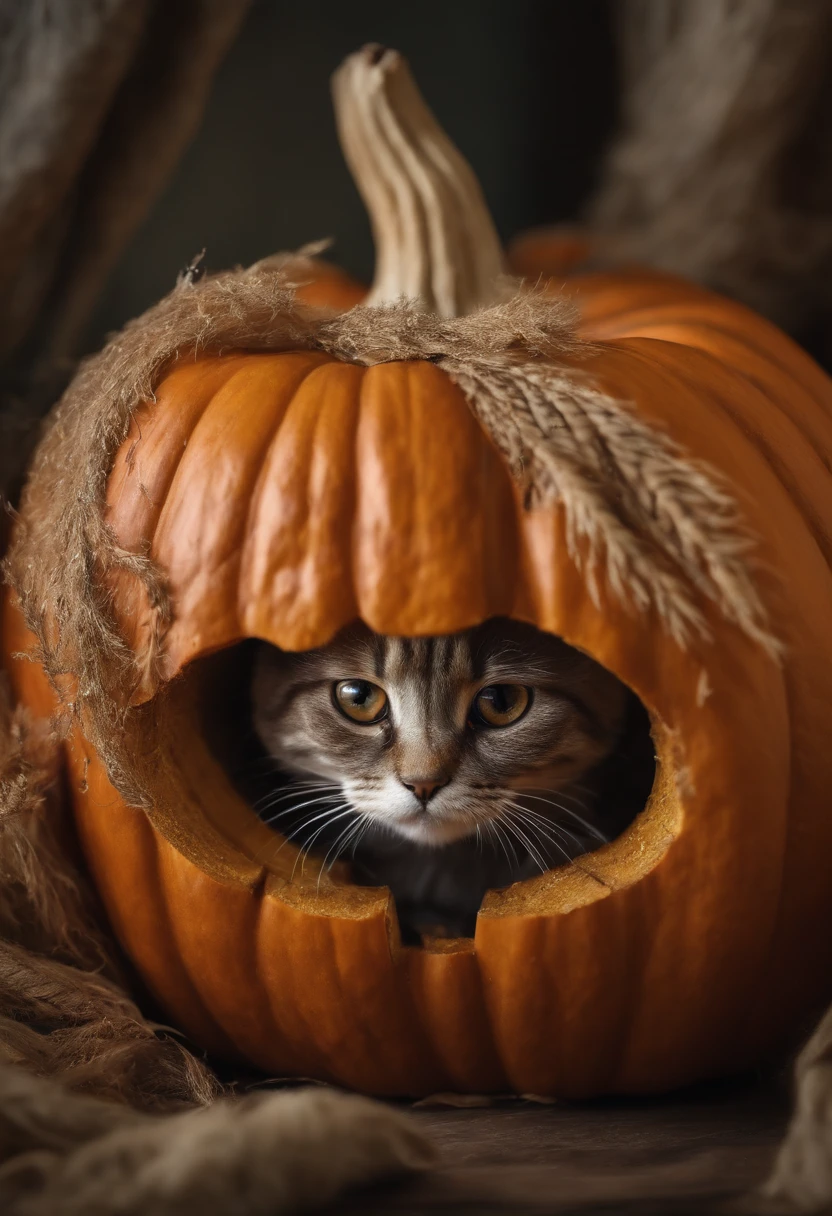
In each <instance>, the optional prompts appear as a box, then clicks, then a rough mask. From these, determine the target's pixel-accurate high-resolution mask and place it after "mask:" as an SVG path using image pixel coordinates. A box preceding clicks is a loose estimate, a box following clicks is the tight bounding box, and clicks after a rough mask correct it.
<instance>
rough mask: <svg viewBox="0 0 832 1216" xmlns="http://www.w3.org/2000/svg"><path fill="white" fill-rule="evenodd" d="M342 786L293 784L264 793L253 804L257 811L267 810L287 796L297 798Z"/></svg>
mask: <svg viewBox="0 0 832 1216" xmlns="http://www.w3.org/2000/svg"><path fill="white" fill-rule="evenodd" d="M340 788H341V786H340V785H338V784H336V783H333V784H326V785H313V784H312V783H311V782H310V783H309V784H308V785H303V786H301V785H299V784H298V785H292V787H291V788H290V789H283V788H281V789H279V790H273V791H272V792H271V793H270V794H264V795H263V797H262V798H258V799H257V801H256V802H255V803H253V804H252V805H253V809H254V810H255V811H260V810H264V811H265V810H268V808H269V807H271V806H277V804H278V803H279V802H283V801H285V799H286V798H296V797H298V796H303V795H304V794H312V793H319V792H321V791H323V790H339V789H340Z"/></svg>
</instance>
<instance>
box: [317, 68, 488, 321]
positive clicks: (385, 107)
mask: <svg viewBox="0 0 832 1216" xmlns="http://www.w3.org/2000/svg"><path fill="white" fill-rule="evenodd" d="M332 93H333V99H334V103H335V116H336V121H337V124H338V133H339V137H340V140H341V147H342V149H343V152H344V157H345V159H346V161H347V164H348V165H349V167H350V171H351V172H352V175H353V178H354V179H355V183H356V185H357V187H358V189H359V192H360V193H361V196H362V198H363V199H364V202H365V204H366V207H367V210H368V212H369V213H370V221H371V223H372V226H373V235H374V237H375V244H376V273H375V278H374V280H373V286H372V288H371V290H370V294H369V296H368V297H367V300H366V303H367V304H376V305H378V304H389V303H392V302H393V301H395V300H400V299H401V298H402V297H405V298H406V299H408V300H411V301H413V302H414V303H416V304H417V306H418V307H420V308H422V309H423V310H424V311H427V312H435V313H437V314H438V315H439V316H440V317H445V318H449V317H458V316H462V315H463V314H464V313H469V312H473V311H475V310H476V309H477V308H482V307H484V306H486V305H488V304H493V303H494V302H495V300H496V299H497V298H498V295H499V286H498V280H499V277H500V275H501V273H502V269H503V259H502V250H501V247H500V240H499V237H498V236H497V232H496V229H495V227H494V223H493V221H492V219H491V216H490V215H489V213H488V208H487V207H486V204H485V200H484V198H483V195H482V190H481V189H480V185H479V182H478V181H477V179H476V177H475V176H474V173H473V171H472V169H471V166H470V165H469V164H468V162H467V161H466V160H465V159H464V158H463V157H462V156H461V154H460V153H459V152H458V151H457V149H456V148H455V147H454V145H453V144H452V143H451V141H450V140H449V139H448V137H447V135H446V134H445V132H444V131H443V130H442V128H441V127H440V126H439V124H438V123H437V121H436V119H435V118H434V116H433V114H432V113H431V112H430V110H429V109H428V107H427V105H426V104H425V101H424V99H423V97H422V96H421V94H420V93H419V90H418V89H417V87H416V84H415V82H414V80H413V77H412V76H411V74H410V69H409V68H408V66H407V63H406V61H405V60H404V59H403V58H402V56H401V55H400V54H399V53H398V52H397V51H391V50H387V49H385V48H384V47H381V46H377V45H375V44H373V45H369V46H365V47H363V48H362V49H361V50H360V51H358V52H356V54H354V55H350V56H349V58H347V59H346V60H345V61H344V63H343V64H342V65H341V67H340V68H339V69H338V71H337V72H336V73H335V75H334V76H333V78H332Z"/></svg>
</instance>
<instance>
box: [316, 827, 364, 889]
mask: <svg viewBox="0 0 832 1216" xmlns="http://www.w3.org/2000/svg"><path fill="white" fill-rule="evenodd" d="M350 810H352V811H353V813H355V811H354V808H353V807H350ZM367 818H368V816H367V815H366V813H365V812H361V813H359V815H358V818H357V819H356V820H355V822H353V823H349V824H347V826H346V827H345V828H344V830H343V832H341V834H340V835H339V836H338V837H337V839H336V840H335V842H334V843H333V844H332V845H331V846H330V848H329V850H328V851H327V854H326V856H325V857H324V859H323V862H322V863H321V871H320V874H319V875H318V889H319V890H320V886H321V878H322V876H323V873H324V871H325V870H326V871H329V870H331V869H332V867H333V866H334V865H335V863H336V861H337V860H338V858H339V857H340V855H341V853H343V852H344V850H345V849H346V848H347V846H348V845H349V843H350V841H351V840H354V839H355V836H356V834H357V833H358V832H359V831H360V829H361V828H362V827H363V826H364V822H365V820H366V819H367ZM333 852H334V853H335V856H334V857H333V858H332V861H329V858H330V856H331V855H332V854H333ZM327 862H329V864H327Z"/></svg>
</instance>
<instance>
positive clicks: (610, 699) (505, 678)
mask: <svg viewBox="0 0 832 1216" xmlns="http://www.w3.org/2000/svg"><path fill="white" fill-rule="evenodd" d="M252 691H253V719H254V726H255V730H256V732H257V734H258V735H259V737H260V740H261V742H262V743H263V744H264V746H265V747H266V749H267V750H268V752H269V754H270V755H271V757H272V758H273V759H274V760H276V761H277V762H278V764H279V765H280V767H281V768H282V769H283V770H285V771H287V772H289V773H290V774H293V775H295V776H297V777H301V778H314V779H318V782H319V783H320V786H321V787H322V788H323V787H326V786H327V785H329V786H330V788H334V789H336V790H337V791H338V793H339V794H340V795H341V797H342V802H343V803H344V804H345V805H347V806H349V807H352V808H353V810H354V811H355V812H357V814H358V815H359V816H363V817H364V818H363V822H364V823H365V824H374V825H377V826H379V827H382V828H385V829H387V830H388V831H389V832H391V833H393V834H394V835H397V836H398V837H400V838H406V839H409V840H412V841H416V842H419V843H421V844H425V845H433V846H437V845H444V844H447V843H449V842H451V841H455V840H459V839H461V838H463V837H466V836H471V835H473V834H475V833H476V832H477V830H478V828H480V827H482V826H483V825H486V824H488V823H489V821H492V820H498V819H500V817H501V816H502V815H503V814H504V813H505V812H506V811H507V810H508V809H509V808H510V806H511V804H512V803H515V805H516V800H517V798H518V797H526V798H528V797H530V796H532V795H530V791H532V792H533V791H535V790H538V791H540V795H539V796H538V799H537V802H536V803H534V804H532V803H529V805H530V806H532V808H533V809H534V807H535V806H537V810H538V812H540V811H543V810H544V804H545V803H546V801H547V798H546V795H547V794H552V793H553V794H555V796H556V793H557V791H560V790H564V789H566V788H568V787H569V786H570V785H571V784H572V783H574V782H576V781H578V780H579V779H580V777H581V776H582V775H583V774H584V773H586V772H587V770H588V769H590V768H591V767H592V766H594V765H595V764H597V763H598V762H599V761H600V760H601V759H603V758H604V756H605V755H606V754H607V753H608V752H609V751H610V750H611V748H612V746H613V745H614V743H615V741H616V738H617V736H618V733H619V730H620V728H621V723H622V720H623V716H624V711H625V704H626V697H627V695H628V694H627V691H626V689H625V688H624V686H623V685H622V684H621V683H620V682H619V681H618V680H616V679H615V677H614V676H612V675H611V674H610V673H609V672H607V671H605V670H604V669H603V668H602V667H600V666H599V665H598V664H597V663H594V662H593V661H592V660H591V659H589V658H587V657H586V656H585V655H583V654H581V653H580V652H578V651H576V650H574V649H573V648H571V647H569V646H567V645H566V643H564V642H563V641H561V640H560V639H559V638H556V637H553V636H551V635H549V634H545V633H542V632H540V631H539V630H537V629H535V628H534V627H533V626H531V625H525V624H523V623H520V622H515V621H508V620H492V621H488V622H486V623H485V624H484V625H481V626H478V627H477V628H474V629H470V630H466V631H464V632H461V633H457V634H450V635H447V636H442V637H428V638H417V639H414V638H390V637H383V636H380V635H378V634H374V633H373V632H372V631H371V630H369V629H367V628H366V627H365V626H363V625H354V626H351V627H350V628H348V629H346V630H344V631H343V632H342V633H341V634H339V635H338V637H337V638H335V639H334V641H333V642H331V643H330V644H329V645H327V646H323V647H321V648H320V649H318V650H312V651H305V652H301V653H296V654H292V653H284V652H282V651H280V650H277V649H276V648H274V647H271V646H267V645H265V644H264V645H263V646H262V649H261V651H260V653H259V655H258V659H257V662H256V666H255V673H254V681H253V690H252ZM311 788H312V787H311V786H310V790H311ZM314 801H315V800H314V799H313V804H314ZM538 804H540V805H538ZM313 813H314V806H313Z"/></svg>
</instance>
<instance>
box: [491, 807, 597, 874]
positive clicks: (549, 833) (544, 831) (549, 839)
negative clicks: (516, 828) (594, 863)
mask: <svg viewBox="0 0 832 1216" xmlns="http://www.w3.org/2000/svg"><path fill="white" fill-rule="evenodd" d="M508 806H509V807H511V808H513V813H514V815H515V816H516V817H518V818H520V822H521V823H522V824H523V825H524V827H526V828H527V829H528V831H529V832H530V833H531V834H532V835H533V836H535V837H536V838H537V840H538V841H539V842H540V843H541V845H543V846H544V848H545V846H546V845H547V844H548V845H553V846H554V847H555V848H556V849H557V850H558V852H559V853H562V854H563V856H564V857H565V858H566V860H567V861H572V860H573V857H574V856H575V855H574V854H573V853H570V852H569V851H568V850H567V849H566V848H565V847H564V845H563V844H562V842H561V840H559V839H558V838H557V835H553V833H557V832H558V830H559V829H558V827H557V825H556V824H551V823H545V824H543V823H538V822H536V821H535V820H531V819H527V818H525V816H524V815H523V808H522V807H518V806H516V805H515V804H514V803H509V804H508ZM550 829H551V830H550ZM569 835H571V833H569ZM572 839H573V840H574V841H575V843H576V844H577V845H578V847H579V849H580V851H581V852H583V851H584V850H583V847H582V843H581V841H580V840H578V838H577V837H576V836H573V837H572ZM549 868H550V867H549V866H548V865H547V866H545V867H544V869H549Z"/></svg>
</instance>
